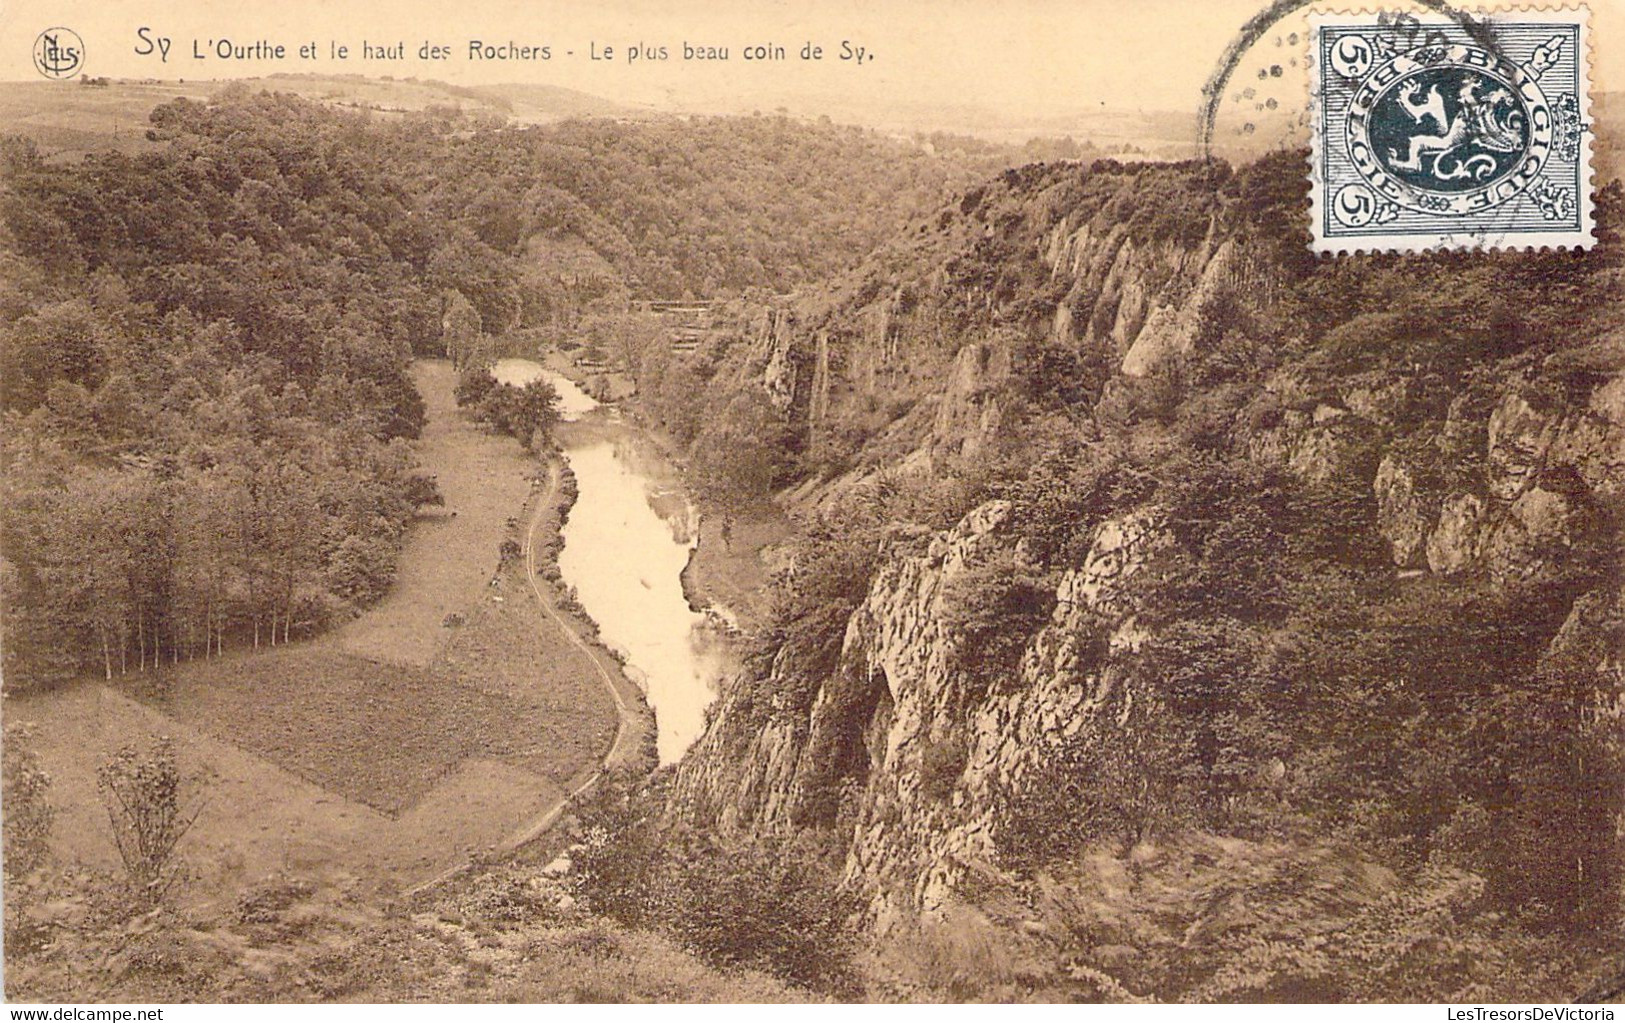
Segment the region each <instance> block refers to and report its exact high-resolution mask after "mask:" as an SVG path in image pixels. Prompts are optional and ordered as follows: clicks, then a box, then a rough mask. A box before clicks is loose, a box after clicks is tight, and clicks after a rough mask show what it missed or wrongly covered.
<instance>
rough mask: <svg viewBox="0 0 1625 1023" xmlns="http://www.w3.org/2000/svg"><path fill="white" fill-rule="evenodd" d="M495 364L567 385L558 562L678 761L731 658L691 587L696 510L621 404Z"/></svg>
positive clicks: (662, 749) (523, 367)
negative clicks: (689, 594)
mask: <svg viewBox="0 0 1625 1023" xmlns="http://www.w3.org/2000/svg"><path fill="white" fill-rule="evenodd" d="M492 372H493V373H494V375H495V376H496V378H497V379H498V380H499V381H501V382H503V383H505V384H513V385H514V386H523V385H524V384H526V383H529V382H530V381H532V380H536V379H545V380H547V381H548V382H549V383H551V384H552V385H553V387H554V388H555V389H556V390H557V391H558V392H559V399H560V401H559V406H560V411H561V412H562V414H563V419H564V424H563V425H562V426H561V428H560V429H559V432H558V436H559V441H560V444H561V446H562V447H563V449H564V458H565V461H566V462H567V463H568V464H569V466H570V468H571V470H572V471H573V472H574V473H575V477H576V489H577V497H576V503H575V507H574V508H573V509H571V511H570V518H569V521H568V522H567V523H566V524H565V527H564V550H563V553H561V554H560V555H559V571H560V573H561V574H562V575H563V576H564V581H565V582H566V583H567V584H568V585H570V586H572V587H574V588H575V591H576V599H577V600H579V601H580V602H581V606H582V607H583V608H584V609H585V610H586V612H587V614H588V615H589V616H591V618H592V620H593V621H595V622H597V623H598V631H599V637H600V638H601V639H602V641H603V642H604V643H605V645H607V646H609V647H610V648H611V649H614V650H616V651H618V652H619V653H620V654H621V655H622V657H623V659H624V661H625V663H626V669H627V671H626V673H627V676H628V677H629V678H631V679H633V680H634V681H636V682H637V683H638V684H639V685H640V686H642V688H643V691H644V694H645V695H646V696H647V697H648V700H649V704H650V706H652V707H653V708H654V711H655V722H656V725H657V730H658V731H657V742H656V745H657V747H658V750H659V755H660V763H661V764H669V763H673V762H675V761H676V760H677V759H678V758H680V757H681V756H682V755H683V753H684V751H685V750H687V749H688V747H689V746H690V745H692V744H693V742H694V740H695V739H697V738H699V736H700V733H701V732H703V731H704V730H705V709H706V707H707V706H708V705H709V704H710V703H711V700H712V699H713V698H714V697H715V696H716V687H717V680H718V679H719V678H720V677H721V676H722V673H723V670H724V667H725V656H726V655H725V653H724V652H723V650H722V649H721V646H720V644H718V643H716V642H714V641H713V640H712V639H711V638H710V634H709V632H708V629H707V620H706V618H705V616H704V615H702V614H698V613H696V612H694V611H693V610H691V609H690V608H689V606H688V601H687V600H686V599H685V598H684V596H683V586H682V580H681V576H682V572H683V569H684V567H685V566H686V565H687V564H688V559H689V556H690V554H691V553H692V551H693V547H694V542H695V539H694V538H695V537H696V536H697V535H698V530H697V528H696V527H697V525H698V521H697V518H696V513H695V511H694V509H693V508H692V507H690V505H689V504H688V502H687V501H686V500H684V498H683V496H682V494H681V492H680V491H679V490H678V489H677V487H676V483H675V478H674V476H673V472H672V469H671V467H670V466H669V465H668V464H666V463H665V461H664V460H663V459H662V458H661V457H660V455H659V453H658V452H657V451H656V450H655V449H654V447H653V445H652V444H650V443H649V442H648V440H647V439H646V438H644V437H643V436H642V435H641V434H640V433H639V432H638V431H637V430H636V429H635V428H634V427H632V426H629V425H628V424H626V423H624V422H622V421H621V419H620V416H619V410H617V409H615V408H613V407H612V406H601V405H599V403H598V402H596V401H594V400H593V399H592V398H591V397H589V396H588V395H587V394H585V393H583V392H582V391H581V389H580V388H579V387H577V386H576V385H575V384H574V383H573V382H572V381H570V380H569V379H567V378H565V377H563V376H561V375H559V374H557V373H554V372H552V371H551V370H548V369H547V368H545V367H544V366H542V365H541V364H539V363H536V362H533V361H531V360H529V359H503V360H501V361H499V362H498V363H497V364H496V365H495V366H494V367H493V368H492Z"/></svg>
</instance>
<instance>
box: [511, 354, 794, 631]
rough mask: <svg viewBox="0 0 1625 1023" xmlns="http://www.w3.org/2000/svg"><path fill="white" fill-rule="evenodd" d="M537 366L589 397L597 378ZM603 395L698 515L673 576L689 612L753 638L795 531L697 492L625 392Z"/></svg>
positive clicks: (552, 357) (671, 447)
mask: <svg viewBox="0 0 1625 1023" xmlns="http://www.w3.org/2000/svg"><path fill="white" fill-rule="evenodd" d="M543 364H544V365H545V366H546V367H547V368H548V369H550V370H552V371H553V372H555V373H558V374H559V375H560V376H564V377H566V378H568V379H569V380H571V381H572V382H573V383H575V384H576V385H577V386H578V387H580V388H582V389H583V390H587V391H588V392H589V393H591V391H592V389H593V387H594V386H595V385H599V384H600V379H599V378H600V377H602V374H598V375H592V374H587V373H584V372H583V371H582V370H581V368H580V367H579V366H577V365H576V364H575V363H574V362H573V361H572V360H571V359H570V358H569V357H568V356H567V355H564V354H563V353H560V352H556V351H555V352H550V353H549V354H548V355H547V357H546V358H545V359H544V361H543ZM608 393H611V394H614V395H615V396H616V397H617V399H618V406H617V407H619V408H620V409H621V410H622V414H623V415H624V416H625V419H626V421H627V422H628V423H629V424H630V425H632V426H633V427H635V428H636V429H637V430H638V432H639V433H640V434H642V435H643V436H644V437H646V438H647V439H648V441H649V442H650V443H651V444H653V445H654V446H655V448H656V449H657V450H658V451H659V452H660V454H661V456H662V457H663V458H664V459H665V460H666V462H667V463H668V464H670V465H671V466H672V468H673V469H674V470H675V479H674V483H675V484H676V485H677V486H679V487H680V488H681V489H682V490H683V492H684V493H685V494H686V495H687V499H688V501H689V503H690V504H691V505H692V506H693V507H694V508H695V509H697V510H698V512H699V514H698V515H697V516H696V519H697V525H696V527H695V531H696V536H695V543H694V547H693V550H692V551H691V552H690V554H689V560H688V564H687V565H686V566H684V568H683V571H682V574H681V576H680V578H681V580H682V585H683V597H684V599H685V600H686V601H687V602H688V606H689V607H690V608H691V609H692V610H694V611H695V612H697V613H701V614H709V615H713V616H714V617H716V618H718V619H720V620H721V621H722V622H724V623H726V625H727V626H729V627H730V628H731V629H733V630H735V631H737V632H739V633H742V634H745V635H749V634H752V633H754V632H755V631H756V630H757V629H758V628H760V626H761V625H762V624H763V623H764V622H765V621H766V617H767V612H768V607H767V601H768V586H769V583H770V582H771V580H772V576H773V573H774V572H776V571H777V570H778V569H779V568H780V567H782V563H783V558H782V557H781V552H782V549H783V548H782V545H783V544H784V542H785V541H786V540H788V539H789V538H790V537H791V536H793V535H795V524H794V523H793V522H792V521H791V519H790V517H789V516H788V515H786V514H785V513H784V510H783V509H781V508H780V507H779V506H778V505H777V504H774V503H773V502H771V501H763V502H758V503H756V504H755V505H752V506H751V507H748V508H743V509H740V508H732V509H728V508H725V506H724V505H723V504H722V503H721V502H718V501H715V500H712V499H710V497H709V496H708V495H706V494H704V493H703V492H698V491H697V490H696V488H695V487H694V485H693V483H692V480H691V477H690V476H689V474H688V471H687V470H688V463H687V458H686V456H685V454H684V452H683V451H682V446H681V445H680V444H678V443H677V441H676V439H675V438H673V437H672V436H671V435H670V434H669V433H667V432H666V431H665V430H663V429H661V428H660V427H659V426H657V425H655V424H653V423H650V422H648V421H647V420H646V419H644V418H643V417H642V416H641V415H639V414H638V411H637V406H636V402H635V401H634V400H633V399H634V397H635V395H634V393H633V392H632V390H631V388H630V386H629V385H626V384H624V383H622V384H620V385H617V386H616V387H614V388H612V389H611V390H610V392H608ZM595 397H596V395H595ZM725 521H726V522H727V525H728V528H727V529H726V530H724V528H723V523H724V522H725ZM724 534H726V535H724Z"/></svg>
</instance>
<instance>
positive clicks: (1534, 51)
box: [1310, 8, 1593, 252]
mask: <svg viewBox="0 0 1625 1023" xmlns="http://www.w3.org/2000/svg"><path fill="white" fill-rule="evenodd" d="M1310 25H1311V28H1312V33H1311V38H1310V47H1311V53H1312V56H1311V62H1310V63H1311V78H1310V89H1311V103H1312V105H1313V109H1314V149H1313V156H1312V167H1311V173H1310V176H1311V179H1312V181H1313V190H1312V193H1311V194H1312V210H1313V216H1312V228H1311V232H1312V234H1313V237H1314V247H1315V250H1316V251H1318V252H1351V251H1355V250H1359V249H1364V250H1368V251H1372V250H1392V251H1425V250H1429V249H1438V248H1524V247H1527V246H1543V245H1547V246H1562V247H1570V246H1579V247H1587V246H1590V245H1591V244H1592V241H1593V239H1592V235H1591V166H1590V163H1591V145H1590V124H1589V120H1588V118H1589V109H1590V107H1589V95H1588V91H1587V85H1588V83H1589V77H1588V75H1587V64H1586V60H1587V50H1586V46H1587V39H1586V27H1587V12H1586V10H1585V9H1584V8H1568V9H1561V10H1518V11H1506V12H1502V13H1493V12H1492V13H1488V14H1473V15H1466V14H1463V15H1459V16H1457V17H1448V16H1441V17H1429V18H1426V19H1422V18H1418V17H1415V16H1411V15H1399V16H1396V15H1394V14H1391V13H1382V12H1373V13H1364V12H1362V13H1354V14H1315V15H1311V17H1310Z"/></svg>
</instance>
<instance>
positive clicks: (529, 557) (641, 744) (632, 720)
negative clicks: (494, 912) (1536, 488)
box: [411, 458, 654, 893]
mask: <svg viewBox="0 0 1625 1023" xmlns="http://www.w3.org/2000/svg"><path fill="white" fill-rule="evenodd" d="M560 476H561V474H560V471H559V462H558V460H557V459H556V458H555V459H550V460H549V461H548V465H547V484H546V486H545V487H544V488H543V489H542V491H541V492H540V493H539V494H537V496H536V499H535V501H534V502H533V504H532V508H531V512H530V517H529V521H528V522H527V524H526V526H525V541H524V545H523V546H524V572H525V581H526V582H527V583H528V584H529V588H530V594H531V596H532V597H533V598H534V599H535V601H536V606H537V607H539V608H541V610H542V612H543V613H544V614H545V615H546V616H547V618H548V619H549V620H550V621H551V622H552V624H553V625H554V626H555V627H557V628H558V630H559V631H560V633H562V634H563V635H564V636H565V637H567V638H568V640H569V642H570V643H571V644H572V645H573V646H575V647H576V648H577V649H578V650H580V651H581V653H583V654H585V655H586V656H587V657H588V658H589V659H590V660H591V661H592V665H593V668H594V669H595V671H596V673H597V676H598V679H599V681H601V682H602V683H603V685H604V688H605V689H606V690H607V691H608V692H609V696H610V698H611V699H613V700H614V701H615V712H616V716H617V719H618V720H617V724H616V728H615V739H614V741H613V742H611V743H610V747H609V750H608V751H607V752H606V753H605V754H604V758H603V760H602V762H601V763H600V764H598V765H597V766H595V767H594V768H593V769H592V770H591V771H590V772H584V773H583V774H581V775H579V776H577V777H576V778H575V779H573V780H572V781H571V782H570V783H569V784H568V786H567V788H566V790H565V791H564V792H562V793H560V794H559V795H558V797H557V798H556V799H554V800H553V801H552V802H551V803H549V804H548V805H546V806H545V807H543V808H542V809H541V810H540V811H539V812H538V813H537V814H536V816H535V817H534V818H533V819H531V820H530V821H528V822H526V823H525V824H523V825H521V826H519V827H518V828H515V829H514V830H513V831H511V832H510V833H509V834H508V835H507V836H506V837H505V838H504V839H503V840H502V842H501V843H500V844H498V845H497V846H496V848H497V849H498V850H499V851H503V852H507V851H512V850H514V849H517V848H519V847H520V846H523V845H525V844H527V843H529V842H531V841H534V840H535V839H536V838H537V837H538V836H540V835H542V834H544V833H545V832H546V831H547V830H548V829H549V828H551V827H552V826H553V825H554V824H556V823H558V820H559V818H560V817H561V816H563V814H564V811H565V810H566V809H567V808H568V807H569V805H570V803H571V802H572V801H574V800H575V799H576V797H578V796H580V795H581V794H582V793H584V792H586V791H588V790H589V789H591V788H592V787H593V786H594V785H596V784H598V781H599V780H600V779H601V778H602V777H603V776H604V772H605V771H609V770H614V769H615V768H618V767H623V766H628V765H631V764H634V763H636V762H637V761H638V760H639V759H640V758H641V757H643V756H644V753H643V752H642V751H643V750H644V749H646V748H647V747H648V746H649V745H650V743H651V741H652V736H653V731H654V728H653V724H654V722H653V720H652V718H651V717H650V715H649V712H648V708H647V705H646V704H644V702H643V700H642V694H641V693H639V692H638V691H637V690H636V687H634V686H633V685H632V683H630V682H628V681H627V680H626V678H625V676H624V675H622V674H621V671H620V666H619V665H618V664H616V663H615V661H614V660H613V659H611V658H610V656H609V654H607V653H606V652H605V651H604V649H603V647H601V646H599V645H597V644H596V643H591V642H588V641H587V640H586V639H585V638H584V637H583V636H582V635H581V631H580V629H581V627H580V626H579V625H578V624H577V623H576V622H574V621H572V620H571V619H570V618H568V617H566V616H565V615H564V614H562V613H561V612H560V611H559V610H558V608H557V607H556V606H555V605H554V594H553V593H552V592H551V587H547V588H544V587H543V586H542V585H541V584H539V583H537V581H536V579H537V574H538V568H539V562H538V560H537V557H538V555H537V537H538V534H539V533H540V532H541V531H542V530H543V529H544V528H552V529H555V530H556V529H557V528H558V520H559V516H558V514H557V509H558V501H559V482H560ZM467 866H468V865H467V864H466V863H459V864H457V865H456V866H453V867H450V868H447V869H446V870H442V871H440V872H439V873H438V874H436V875H435V876H434V877H431V878H429V879H428V880H426V881H424V882H422V883H420V884H418V885H416V886H414V887H413V888H412V889H411V891H412V892H413V893H417V892H421V891H424V890H426V889H429V888H432V887H434V886H435V885H438V884H441V883H442V882H445V881H447V880H450V879H451V878H453V877H455V876H457V875H458V874H459V873H461V872H462V871H463V870H465V869H467Z"/></svg>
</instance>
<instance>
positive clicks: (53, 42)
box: [34, 28, 85, 78]
mask: <svg viewBox="0 0 1625 1023" xmlns="http://www.w3.org/2000/svg"><path fill="white" fill-rule="evenodd" d="M84 64H85V41H84V40H83V39H80V38H79V33H77V32H75V31H74V30H73V29H71V28H48V29H46V30H45V31H43V32H41V33H40V34H39V38H38V39H36V40H34V66H35V67H37V68H39V73H40V74H42V75H44V76H45V77H46V78H71V77H73V76H74V75H75V74H76V73H78V71H79V69H80V68H81V67H83V66H84Z"/></svg>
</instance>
